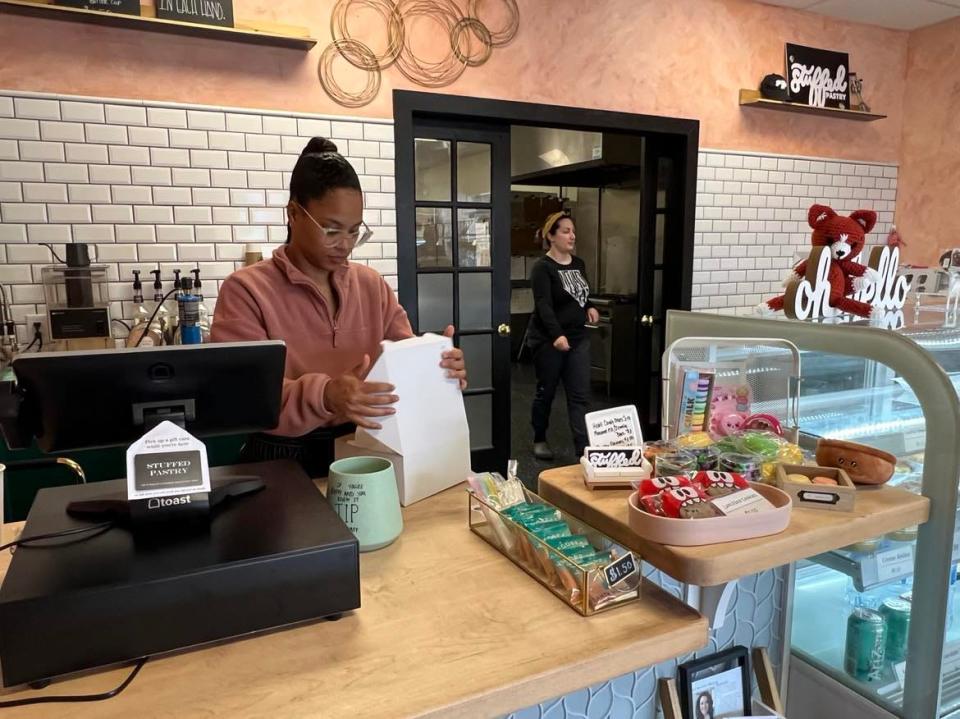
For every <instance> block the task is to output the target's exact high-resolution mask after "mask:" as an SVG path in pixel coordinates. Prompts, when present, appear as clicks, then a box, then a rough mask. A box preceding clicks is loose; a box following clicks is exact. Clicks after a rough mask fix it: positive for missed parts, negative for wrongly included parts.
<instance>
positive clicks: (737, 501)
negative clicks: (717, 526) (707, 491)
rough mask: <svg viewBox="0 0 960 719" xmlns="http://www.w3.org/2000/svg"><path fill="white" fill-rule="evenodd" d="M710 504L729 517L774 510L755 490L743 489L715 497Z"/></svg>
mask: <svg viewBox="0 0 960 719" xmlns="http://www.w3.org/2000/svg"><path fill="white" fill-rule="evenodd" d="M710 503H711V504H712V505H713V506H714V507H715V508H716V509H718V510H719V511H720V513H721V514H723V515H725V516H727V517H729V516H731V515H734V514H759V513H760V512H768V511H770V510H771V509H774V506H773V505H772V504H770V502H769V501H768V500H767V498H766V497H764V496H763V495H762V494H760V493H759V492H758V491H757V490H755V489H741V490H740V491H739V492H733V493H732V494H727V495H724V496H723V497H715V498H714V499H713V500H711V502H710Z"/></svg>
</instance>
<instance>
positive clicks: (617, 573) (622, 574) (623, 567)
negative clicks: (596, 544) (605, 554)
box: [603, 552, 640, 587]
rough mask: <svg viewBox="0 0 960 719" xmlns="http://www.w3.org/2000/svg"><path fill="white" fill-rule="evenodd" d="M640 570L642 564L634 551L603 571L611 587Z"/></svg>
mask: <svg viewBox="0 0 960 719" xmlns="http://www.w3.org/2000/svg"><path fill="white" fill-rule="evenodd" d="M639 571H640V566H639V563H638V562H637V559H636V557H635V556H633V552H627V553H626V554H624V555H623V556H622V557H620V558H619V559H616V560H614V561H613V562H611V563H610V564H608V565H607V566H605V567H604V568H603V573H604V575H606V577H607V584H609V585H610V586H611V587H613V586H616V585H617V584H619V583H620V582H622V581H623V580H625V579H626V578H627V577H629V576H631V575H633V574H635V573H636V572H639Z"/></svg>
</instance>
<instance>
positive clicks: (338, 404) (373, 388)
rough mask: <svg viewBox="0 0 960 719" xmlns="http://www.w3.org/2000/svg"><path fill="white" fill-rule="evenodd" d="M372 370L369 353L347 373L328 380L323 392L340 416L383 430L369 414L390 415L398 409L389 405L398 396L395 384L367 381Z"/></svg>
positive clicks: (358, 424) (370, 427)
mask: <svg viewBox="0 0 960 719" xmlns="http://www.w3.org/2000/svg"><path fill="white" fill-rule="evenodd" d="M368 369H370V355H364V356H363V361H362V362H361V363H360V364H359V365H357V366H356V367H354V368H353V369H352V370H350V371H349V372H347V373H346V374H343V375H340V376H339V377H336V378H334V379H332V380H330V381H329V382H327V386H326V389H325V390H324V394H323V402H324V404H325V405H326V408H327V409H328V410H329V411H330V412H333V413H334V414H335V415H337V416H338V417H344V418H345V419H347V420H349V421H350V422H353V423H354V424H355V425H357V426H358V427H364V428H366V429H380V425H379V424H378V423H377V422H375V421H373V420H371V419H370V417H387V416H389V415H391V414H394V413H395V412H396V411H397V410H395V409H394V408H393V407H390V406H389V405H392V404H393V403H394V402H396V401H397V400H398V399H399V397H397V395H395V394H392V392H393V390H394V386H393V385H392V384H387V383H386V382H364V381H363V379H362V378H363V376H364V375H365V374H366V373H367V370H368Z"/></svg>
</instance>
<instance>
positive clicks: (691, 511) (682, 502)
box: [660, 485, 717, 519]
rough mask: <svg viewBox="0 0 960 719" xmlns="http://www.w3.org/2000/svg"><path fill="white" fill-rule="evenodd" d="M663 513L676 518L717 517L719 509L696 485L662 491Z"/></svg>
mask: <svg viewBox="0 0 960 719" xmlns="http://www.w3.org/2000/svg"><path fill="white" fill-rule="evenodd" d="M660 497H661V501H662V503H663V514H664V515H665V516H667V517H673V518H675V519H697V518H702V517H716V516H717V510H715V509H714V508H713V506H712V505H711V504H710V503H709V501H708V500H707V496H706V495H705V494H704V493H703V491H702V490H700V489H698V488H697V487H695V486H692V485H691V486H689V487H675V488H673V489H666V490H664V491H663V492H661V493H660Z"/></svg>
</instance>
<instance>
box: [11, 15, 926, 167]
mask: <svg viewBox="0 0 960 719" xmlns="http://www.w3.org/2000/svg"><path fill="white" fill-rule="evenodd" d="M460 4H461V5H462V4H463V0H461V2H460ZM519 4H520V11H521V25H520V32H519V34H518V35H517V37H516V39H515V40H514V42H513V43H512V44H511V45H510V46H508V47H506V48H502V49H498V50H496V51H495V52H494V54H493V57H492V58H491V59H490V61H489V62H488V63H487V64H486V65H484V66H482V67H480V68H470V69H468V70H467V71H466V72H465V73H464V74H463V75H462V76H461V78H460V79H459V80H458V81H457V82H456V83H455V84H454V85H452V86H450V87H448V88H445V89H444V90H442V91H443V92H452V93H457V94H463V95H474V96H483V97H496V98H504V99H514V100H525V101H531V102H542V103H556V104H561V105H576V106H583V107H597V108H606V109H615V110H624V111H628V112H640V113H649V114H656V115H672V116H679V117H689V118H696V119H699V120H701V122H702V125H701V144H702V145H703V146H704V147H713V148H724V149H743V150H754V151H758V152H765V151H766V152H779V153H795V154H801V155H814V156H825V157H837V158H847V159H863V160H881V161H883V160H886V161H896V160H898V159H899V157H900V144H901V129H902V128H901V126H902V123H903V117H902V116H903V113H902V97H903V93H904V80H903V78H904V75H905V70H906V64H907V39H908V35H907V33H904V32H897V31H891V30H882V29H879V28H876V27H870V26H866V25H859V24H854V23H847V22H842V21H839V20H833V19H829V18H824V17H819V16H816V15H811V14H808V13H801V12H796V11H792V10H786V9H782V8H777V7H772V6H768V5H762V4H759V3H754V2H748V1H747V0H669V2H665V1H664V0H590V2H582V1H581V2H576V1H573V0H569V1H562V2H561V1H560V0H519ZM234 6H235V15H236V16H237V17H242V18H259V19H262V20H268V21H274V22H283V23H288V24H295V25H303V26H308V27H309V28H310V30H311V32H312V34H313V35H314V36H316V37H317V38H319V40H320V43H319V45H318V46H317V48H315V49H314V50H313V51H312V52H310V53H303V52H300V51H293V50H281V49H273V48H261V47H257V46H252V45H242V44H236V43H227V42H221V41H212V40H206V39H196V38H184V37H178V36H172V35H169V36H168V35H156V34H151V33H143V32H137V31H132V30H123V31H121V30H117V29H111V28H103V27H96V26H91V25H81V24H76V23H71V22H64V21H53V20H41V19H34V18H21V17H17V16H11V15H7V14H0V87H2V88H9V89H22V90H35V91H51V92H68V93H76V94H88V95H104V96H115V97H133V98H145V99H155V100H170V101H180V102H197V103H209V104H221V105H236V106H246V107H258V108H270V109H289V110H299V111H305V112H320V113H339V114H354V115H356V114H360V115H371V116H378V117H389V116H390V115H391V114H392V111H391V106H390V91H391V90H392V89H393V88H395V87H397V88H413V87H414V86H413V85H411V84H410V83H409V82H407V81H406V80H405V79H404V78H403V77H402V76H401V75H400V74H399V72H398V71H397V70H396V69H390V70H388V71H386V72H385V73H384V76H383V85H382V88H381V91H380V95H379V97H378V98H377V100H376V101H374V103H372V104H371V105H368V106H367V107H365V108H361V109H359V110H350V109H344V108H340V107H339V106H337V105H335V104H334V103H333V102H331V101H330V100H329V98H327V97H326V95H325V94H324V93H323V90H322V89H321V88H320V86H319V83H318V81H317V79H316V65H317V60H318V58H319V55H320V51H321V50H322V48H323V47H324V46H325V45H326V44H327V42H328V41H329V29H328V23H329V16H330V10H331V8H332V7H333V0H319V2H318V1H317V0H275V1H273V2H271V1H268V0H235V2H234ZM497 6H498V3H496V2H488V3H485V4H484V7H489V8H491V9H493V8H496V7H497ZM586 8H589V9H586ZM491 24H493V23H492V22H491ZM431 25H432V24H431V23H427V24H426V25H424V24H420V25H419V30H418V29H417V28H414V35H413V38H414V46H415V47H417V48H421V47H422V46H421V44H420V43H421V41H422V40H425V39H426V38H427V37H434V38H435V37H436V33H434V34H433V35H432V36H428V34H427V32H426V31H428V30H431V29H435V28H433V27H431ZM355 27H356V28H357V30H356V32H357V33H358V35H359V36H360V37H361V38H363V37H369V38H370V40H371V44H372V45H375V46H379V42H380V35H372V34H371V35H364V34H363V32H364V30H363V29H362V25H361V23H356V25H355ZM786 41H792V42H799V43H804V44H810V45H815V46H818V47H825V48H834V49H842V50H847V51H849V53H850V58H851V65H852V69H853V70H855V71H857V72H858V73H859V74H860V75H861V77H863V78H864V81H865V84H866V92H865V94H866V96H867V100H868V102H870V104H871V105H872V106H873V107H874V108H875V109H876V110H877V111H878V112H883V113H886V114H887V115H889V119H887V120H882V121H879V122H874V123H859V122H847V121H831V120H824V119H822V118H813V117H805V116H799V115H788V114H786V113H774V112H764V111H758V110H741V109H740V107H739V106H738V104H737V93H738V90H739V88H741V87H755V86H756V85H757V83H758V82H759V80H760V78H761V77H762V76H763V75H764V74H766V73H768V72H782V69H783V45H784V42H786ZM438 43H440V41H439V40H434V41H433V43H432V44H433V48H432V49H433V50H434V51H436V50H438ZM415 89H419V88H415Z"/></svg>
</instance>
